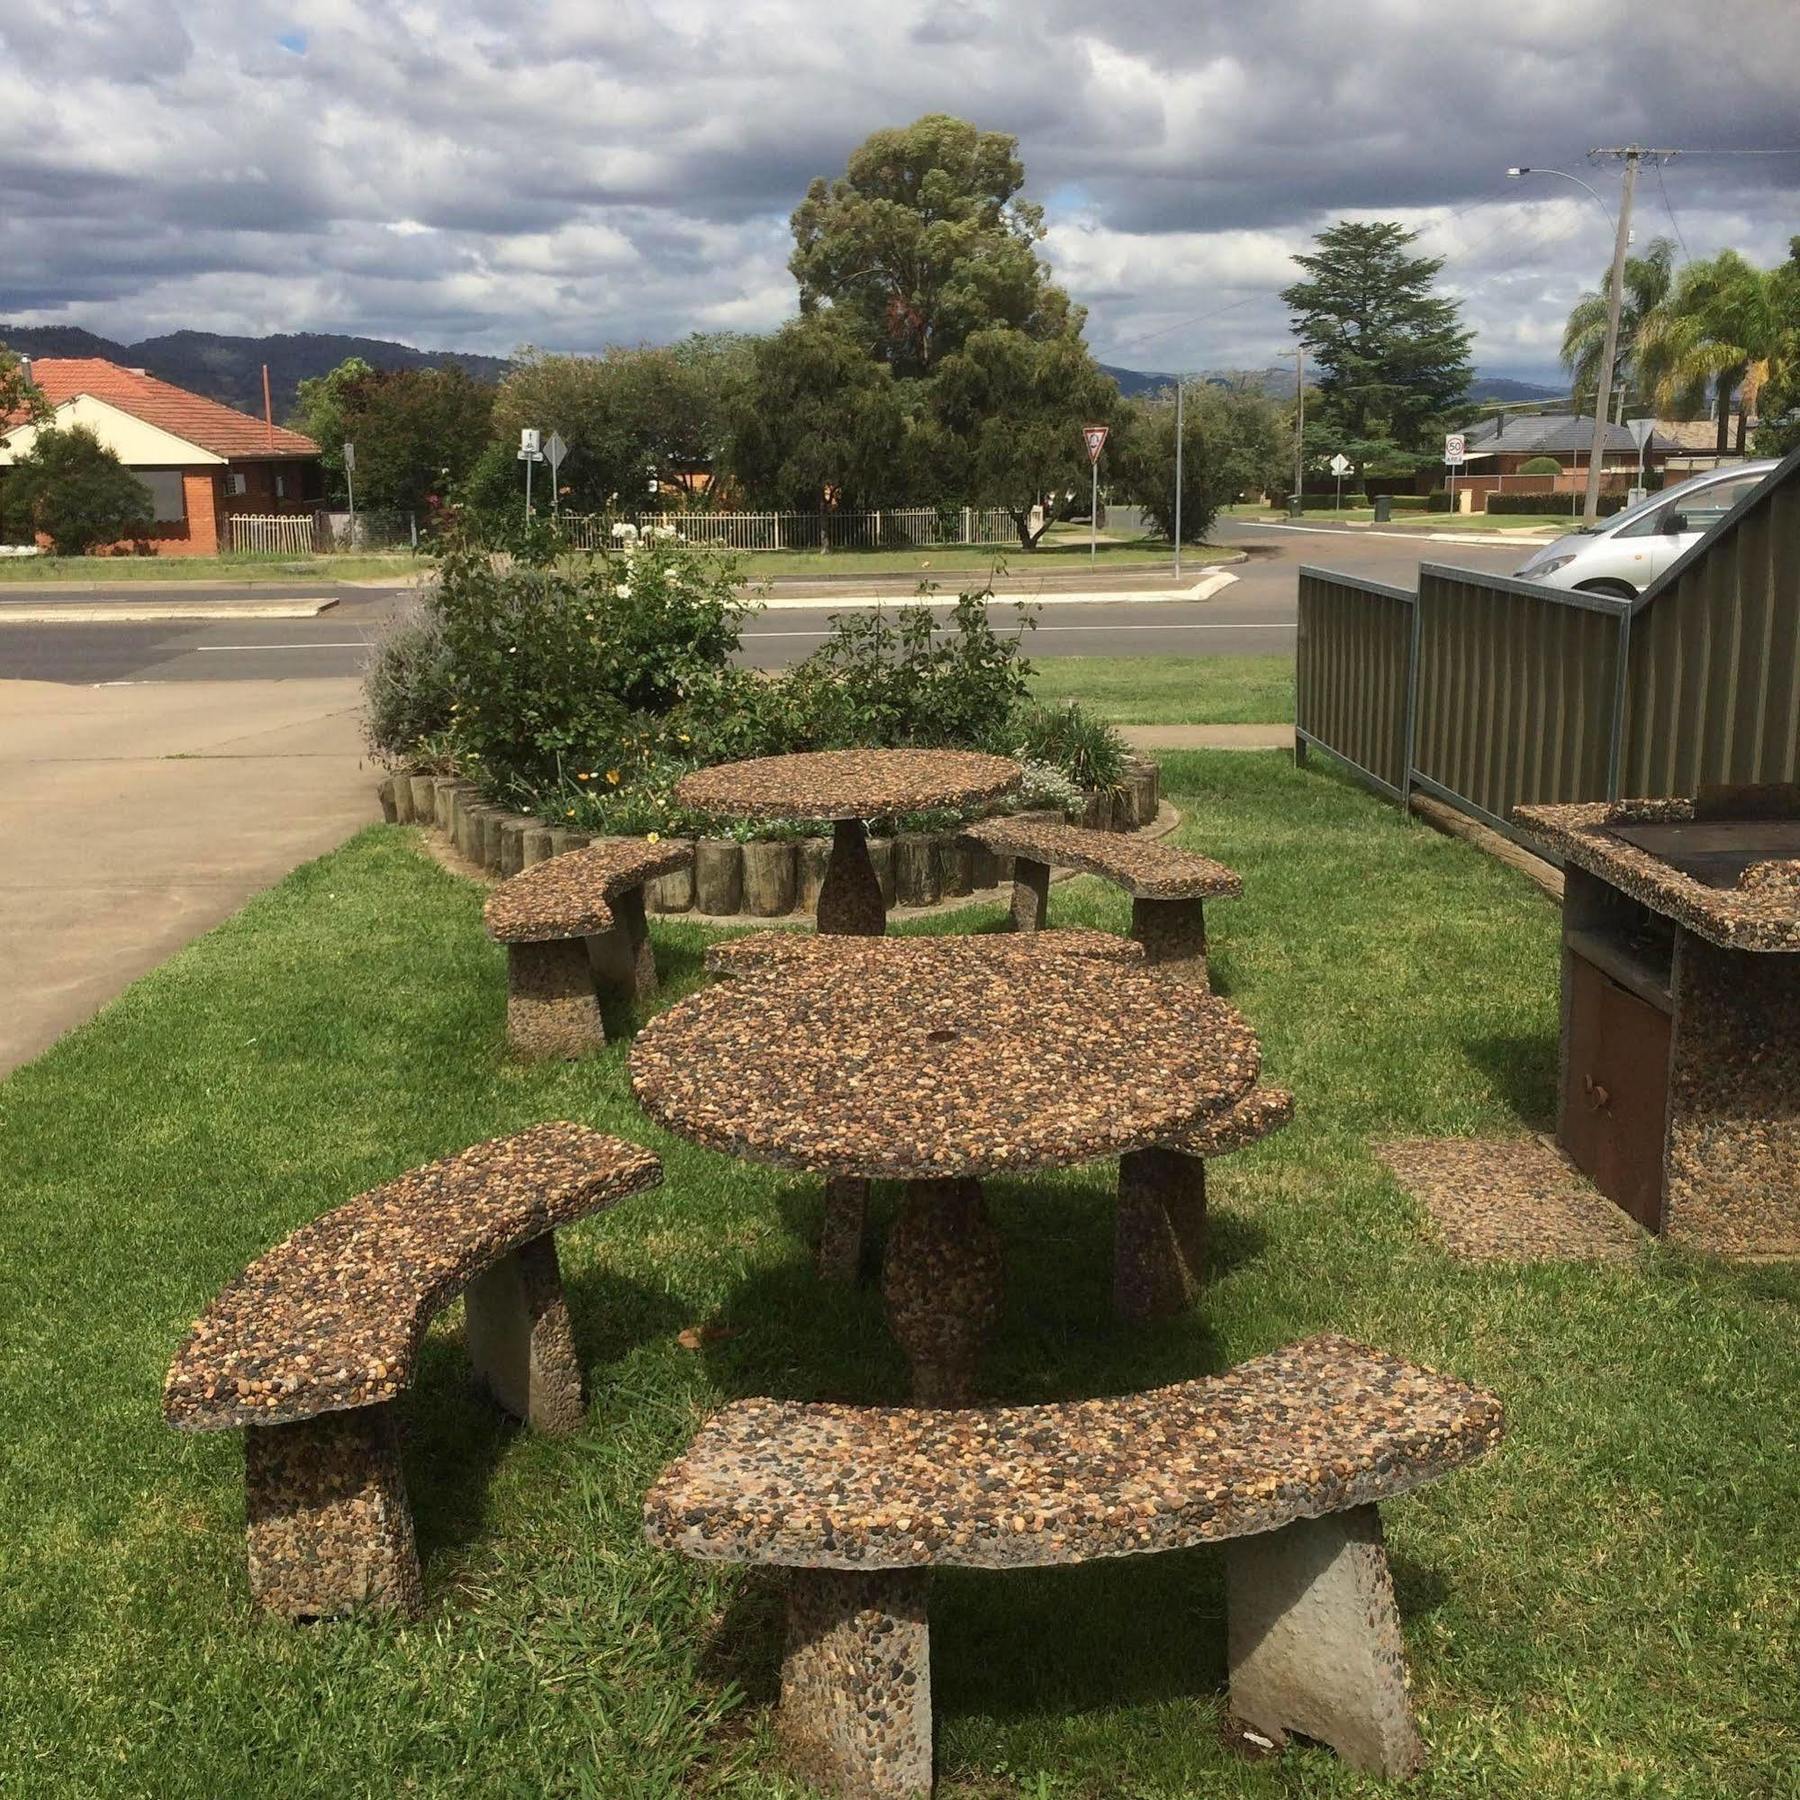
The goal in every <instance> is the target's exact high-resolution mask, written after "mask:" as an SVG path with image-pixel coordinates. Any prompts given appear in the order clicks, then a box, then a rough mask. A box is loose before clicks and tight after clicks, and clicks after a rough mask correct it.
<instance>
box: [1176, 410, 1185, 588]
mask: <svg viewBox="0 0 1800 1800" xmlns="http://www.w3.org/2000/svg"><path fill="white" fill-rule="evenodd" d="M1186 385H1187V382H1186V380H1185V379H1184V378H1183V377H1182V376H1180V375H1177V376H1176V377H1175V579H1176V580H1177V581H1179V580H1180V579H1181V390H1182V389H1183V388H1184V387H1185V386H1186Z"/></svg>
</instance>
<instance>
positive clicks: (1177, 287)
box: [0, 0, 1800, 372]
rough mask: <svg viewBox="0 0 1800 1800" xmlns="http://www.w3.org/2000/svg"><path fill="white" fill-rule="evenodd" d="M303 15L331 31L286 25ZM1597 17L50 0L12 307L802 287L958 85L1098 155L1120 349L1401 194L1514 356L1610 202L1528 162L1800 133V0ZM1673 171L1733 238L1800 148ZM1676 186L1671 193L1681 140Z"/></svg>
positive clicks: (1086, 264)
mask: <svg viewBox="0 0 1800 1800" xmlns="http://www.w3.org/2000/svg"><path fill="white" fill-rule="evenodd" d="M297 19H298V20H299V22H300V23H302V24H303V25H304V27H305V29H306V32H307V38H308V43H307V50H306V54H305V55H303V56H295V55H292V54H290V53H289V52H287V51H285V50H282V49H280V48H279V47H278V46H277V45H276V42H275V40H276V36H277V34H278V33H280V32H284V31H286V30H289V29H291V28H292V27H293V25H294V24H295V23H296V20H297ZM1571 31H1572V26H1571V22H1570V15H1569V14H1568V12H1567V10H1566V8H1565V7H1564V6H1561V5H1552V4H1550V3H1549V0H1509V3H1507V4H1501V3H1499V0H1483V3H1473V4H1465V5H1464V6H1462V7H1460V8H1457V9H1455V10H1451V9H1447V8H1446V7H1445V6H1444V5H1443V4H1442V3H1441V0H1430V3H1427V0H1362V3H1361V4H1359V5H1358V6H1356V7H1354V8H1345V7H1343V6H1342V5H1341V4H1335V3H1334V4H1327V3H1326V0H1302V3H1296V4H1287V5H1276V6H1268V7H1261V8H1246V7H1243V6H1241V5H1237V4H1229V3H1227V0H1211V3H1209V4H1198V5H1196V4H1192V3H1191V0H1112V3H1110V4H1108V5H1107V6H1106V7H1104V8H1095V7H1093V6H1092V5H1091V3H1090V0H1047V3H1046V0H1034V3H1030V4H1028V3H1027V0H992V3H991V4H989V5H986V6H981V5H975V4H966V5H965V4H955V3H953V0H899V3H898V4H895V5H891V6H888V7H885V8H857V7H853V6H846V5H844V4H842V0H836V3H834V4H830V5H827V4H824V3H823V0H743V3H742V4H739V5H736V6H733V7H731V8H729V9H726V8H722V7H719V6H717V5H716V4H712V3H711V0H659V3H658V4H657V5H655V6H651V5H649V4H648V3H647V0H619V3H615V4H608V5H607V6H605V7H577V6H572V5H571V6H566V7H565V6H561V5H558V4H555V0H550V3H547V4H542V5H534V6H531V7H527V8H520V7H518V6H517V5H516V4H513V3H512V0H416V4H415V5H414V6H412V7H410V8H408V9H406V10H405V11H396V10H393V9H377V8H367V7H362V6H359V5H358V4H356V0H317V3H316V4H314V5H312V6H310V7H309V8H308V9H306V10H305V16H304V17H303V18H301V17H300V15H298V14H296V13H295V12H294V9H293V8H292V7H291V6H276V5H272V4H270V3H268V0H244V3H243V4H241V5H239V6H237V7H234V8H232V9H230V11H229V13H228V14H221V13H220V11H219V9H216V8H211V7H207V8H204V9H203V8H202V7H201V5H200V4H199V0H132V3H127V0H77V3H76V4H74V5H72V6H71V5H70V4H68V0H61V3H57V0H12V4H11V5H10V6H8V7H7V8H6V10H5V12H4V15H3V22H0V49H3V50H4V52H5V54H4V57H3V58H0V192H4V194H5V195H6V196H7V200H6V206H5V210H4V213H0V317H6V316H18V315H20V314H21V313H23V314H27V315H29V316H31V317H34V318H39V319H45V320H50V319H57V320H74V321H77V322H81V323H87V324H90V325H92V326H94V327H95V328H96V329H100V330H106V331H112V332H115V333H119V334H123V335H127V336H132V335H136V334H137V333H138V332H139V331H141V330H146V329H166V328H169V327H170V326H173V325H181V324H186V325H193V326H197V327H207V326H213V327H217V328H220V329H290V330H300V329H332V328H339V329H347V330H364V331H374V332H378V333H381V334H385V335H395V336H400V337H405V338H411V339H414V340H420V341H424V340H430V341H433V342H439V341H441V342H445V343H449V344H453V345H455V346H458V347H463V348H468V349H488V350H500V351H505V350H508V349H510V348H512V347H513V346H514V345H515V344H516V343H518V342H519V341H522V340H526V339H530V340H535V341H538V342H543V343H547V344H567V345H577V344H579V345H592V344H597V343H604V342H607V341H612V340H625V341H630V340H635V339H638V338H643V337H647V338H652V339H667V338H672V337H676V336H679V335H681V334H682V333H683V332H685V331H687V330H689V329H691V328H693V327H694V326H695V325H696V324H698V323H701V322H702V321H703V320H704V319H706V318H708V317H710V316H713V314H714V309H718V308H725V309H727V316H734V317H737V316H746V315H748V316H749V317H751V318H753V319H759V320H760V321H761V322H763V323H773V322H775V320H776V319H777V318H778V317H779V316H780V315H781V313H782V312H783V311H784V310H786V309H787V308H789V307H791V304H792V299H791V296H792V288H791V284H790V283H789V282H788V280H787V277H786V275H785V273H784V264H785V261H786V256H787V251H788V247H789V246H788V241H787V236H786V219H787V215H788V213H789V212H790V211H791V210H792V208H793V206H794V205H795V203H796V202H797V201H798V199H799V197H800V195H801V194H802V192H803V191H804V189H805V186H806V183H807V181H808V180H809V179H810V178H811V177H812V176H813V175H816V174H831V173H835V172H837V171H838V170H840V169H841V168H842V167H843V163H844V159H845V156H846V155H847V154H848V152H849V150H850V149H851V148H852V147H853V146H854V145H855V144H856V143H857V142H858V141H859V140H860V139H861V138H862V137H863V136H865V135H866V134H867V133H868V132H869V131H870V130H873V129H875V128H876V127H878V126H880V125H884V124H893V123H901V122H904V121H906V120H908V119H910V118H913V117H916V116H917V115H918V114H919V113H922V112H925V111H931V110H944V111H953V112H957V113H961V114H963V115H964V116H966V117H970V118H973V119H975V120H977V121H978V122H980V123H982V124H984V125H987V126H989V127H992V128H996V129H1002V130H1008V131H1012V132H1016V133H1017V134H1018V135H1019V136H1020V138H1021V141H1022V146H1023V153H1024V157H1025V162H1026V167H1027V170H1028V174H1029V177H1030V190H1031V191H1032V192H1033V193H1034V194H1036V195H1039V196H1043V195H1048V194H1056V195H1058V196H1065V195H1068V196H1078V197H1079V206H1080V208H1081V211H1080V213H1079V214H1078V215H1068V214H1066V213H1065V215H1064V216H1057V217H1053V221H1052V222H1053V225H1055V226H1056V227H1057V230H1056V231H1055V232H1053V235H1052V238H1051V240H1050V242H1049V244H1048V246H1047V249H1048V251H1049V252H1050V253H1051V255H1052V257H1053V259H1054V260H1055V263H1056V266H1057V268H1058V271H1059V273H1060V274H1063V275H1064V276H1066V278H1067V279H1069V280H1070V282H1071V285H1072V286H1073V287H1074V288H1075V292H1076V297H1077V298H1078V299H1080V300H1083V301H1085V302H1087V303H1088V305H1089V307H1090V322H1089V334H1090V337H1091V339H1092V340H1093V342H1094V343H1095V345H1096V347H1097V348H1098V349H1099V350H1100V351H1101V353H1102V354H1105V355H1108V356H1109V359H1111V360H1116V361H1137V362H1139V363H1141V364H1144V365H1146V366H1192V365H1194V364H1197V363H1223V362H1246V363H1263V362H1267V361H1269V360H1272V359H1273V357H1274V356H1275V355H1277V354H1279V352H1280V351H1281V350H1282V349H1283V348H1284V347H1285V344H1286V318H1285V314H1284V312H1283V309H1282V308H1281V306H1280V303H1279V301H1278V300H1276V299H1275V298H1274V292H1275V290H1276V288H1278V287H1279V286H1280V285H1281V280H1282V279H1283V278H1284V277H1283V275H1282V273H1281V271H1282V269H1283V268H1284V267H1285V264H1284V260H1283V259H1284V257H1285V256H1286V254H1288V253H1290V252H1291V251H1292V250H1293V249H1295V248H1297V247H1300V246H1302V245H1303V244H1304V243H1305V241H1306V239H1307V238H1308V236H1309V235H1310V233H1311V232H1312V231H1313V230H1315V229H1317V228H1318V227H1319V226H1320V225H1321V224H1323V223H1324V222H1326V221H1328V220H1329V219H1330V218H1331V217H1332V216H1333V215H1334V214H1336V213H1337V212H1340V211H1359V212H1390V211H1392V212H1405V213H1407V214H1409V215H1410V216H1414V217H1416V219H1417V221H1418V222H1419V223H1421V224H1422V225H1425V226H1427V227H1428V229H1427V232H1426V236H1425V239H1424V243H1425V245H1426V247H1428V248H1431V249H1432V250H1434V251H1437V250H1440V249H1441V250H1443V251H1444V252H1445V253H1446V254H1447V255H1448V256H1449V261H1448V263H1447V265H1446V270H1445V276H1446V279H1447V280H1450V281H1453V282H1454V283H1456V284H1457V286H1458V288H1459V290H1460V291H1462V292H1463V293H1464V294H1465V296H1466V304H1467V307H1468V311H1469V314H1470V317H1471V318H1472V319H1474V320H1475V321H1476V322H1477V324H1478V326H1479V328H1480V330H1481V332H1482V339H1481V343H1480V345H1479V348H1478V355H1479V357H1480V360H1481V361H1482V363H1483V364H1484V366H1490V367H1496V368H1510V369H1514V370H1517V371H1522V372H1544V371H1545V370H1546V369H1547V367H1549V366H1550V364H1551V363H1552V362H1553V354H1554V351H1553V346H1551V347H1550V348H1548V349H1547V348H1546V347H1545V345H1546V342H1547V339H1546V335H1545V331H1544V321H1545V320H1546V319H1550V320H1552V322H1554V321H1555V320H1557V319H1559V318H1560V313H1559V312H1558V309H1559V308H1561V309H1566V306H1567V304H1568V302H1569V300H1570V299H1572V298H1573V296H1574V294H1575V293H1576V292H1578V291H1579V290H1580V289H1581V288H1582V287H1583V286H1585V285H1588V284H1589V283H1590V282H1591V280H1592V279H1593V276H1594V274H1595V272H1596V271H1597V269H1598V268H1599V266H1600V265H1601V264H1602V263H1603V262H1604V259H1605V255H1606V251H1607V244H1606V242H1605V241H1604V229H1603V227H1602V225H1601V222H1600V221H1599V220H1598V218H1597V217H1595V218H1593V219H1591V220H1589V221H1587V222H1586V223H1585V224H1583V223H1578V222H1576V221H1575V220H1574V219H1573V218H1572V216H1571V214H1570V213H1569V212H1568V210H1567V208H1566V207H1565V208H1563V209H1560V210H1559V209H1558V208H1556V207H1555V206H1554V205H1553V204H1552V203H1553V202H1554V201H1556V200H1557V199H1559V198H1561V196H1560V195H1559V194H1558V193H1557V191H1556V190H1557V189H1558V188H1559V187H1560V186H1561V184H1556V183H1550V182H1546V183H1544V184H1543V185H1542V186H1533V187H1532V188H1531V189H1530V190H1529V191H1527V190H1526V189H1524V188H1521V187H1516V186H1509V185H1508V184H1507V182H1506V180H1505V178H1504V174H1503V171H1504V169H1505V166H1506V165H1507V164H1509V163H1513V162H1518V161H1527V162H1531V163H1534V164H1542V165H1552V166H1559V167H1563V168H1567V169H1570V170H1571V171H1573V172H1575V173H1579V174H1582V175H1584V176H1585V177H1586V178H1587V179H1589V180H1591V181H1593V182H1594V184H1595V185H1596V186H1597V187H1601V188H1602V190H1603V191H1606V189H1607V183H1608V182H1609V181H1610V180H1611V179H1612V176H1611V175H1610V173H1609V172H1604V171H1603V172H1602V173H1601V174H1599V175H1596V174H1594V173H1593V172H1592V171H1590V170H1588V168H1587V166H1586V164H1585V162H1584V161H1583V157H1584V155H1585V152H1586V150H1587V148H1588V147H1589V145H1590V144H1591V143H1593V142H1597V141H1607V140H1623V139H1628V138H1632V137H1637V138H1644V139H1649V140H1652V141H1657V142H1672V143H1685V144H1688V145H1692V146H1694V147H1697V148H1707V147H1737V148H1743V147H1748V146H1752V145H1768V144H1776V143H1794V142H1796V141H1800V131H1796V128H1795V123H1794V115H1793V102H1792V95H1793V92H1794V91H1795V87H1796V84H1797V81H1800V10H1796V11H1794V12H1792V13H1791V14H1790V12H1789V11H1786V10H1778V9H1775V8H1772V7H1768V6H1761V5H1755V4H1751V3H1750V0H1723V4H1720V3H1718V0H1714V3H1713V4H1710V5H1708V6H1707V7H1705V8H1699V9H1688V10H1687V11H1685V12H1683V13H1681V14H1678V13H1677V10H1676V9H1674V8H1656V9H1651V8H1639V9H1637V10H1635V11H1634V12H1632V13H1631V14H1629V15H1619V17H1618V19H1617V20H1616V21H1609V23H1608V26H1607V28H1606V31H1605V33H1604V35H1603V37H1602V38H1601V39H1600V41H1599V42H1598V43H1597V44H1584V45H1583V46H1582V51H1583V53H1582V54H1579V55H1578V54H1576V53H1575V45H1574V44H1573V42H1572V40H1571ZM1666 182H1667V191H1668V197H1669V199H1670V201H1671V202H1672V203H1673V205H1674V207H1675V209H1676V212H1677V216H1678V217H1679V218H1680V221H1681V225H1682V229H1683V232H1684V234H1685V236H1686V238H1687V241H1688V244H1689V247H1690V248H1691V249H1692V250H1693V251H1694V252H1695V253H1696V254H1704V253H1706V252H1708V251H1710V250H1711V249H1714V248H1716V247H1717V246H1718V245H1719V244H1720V243H1722V242H1726V241H1737V242H1740V243H1741V244H1742V245H1743V246H1744V247H1745V248H1746V249H1747V250H1750V251H1752V253H1755V254H1760V255H1762V256H1764V257H1765V258H1769V257H1773V256H1777V255H1779V254H1781V253H1782V251H1783V250H1784V248H1785V241H1786V237H1787V235H1788V234H1789V233H1790V232H1791V231H1792V230H1795V229H1800V205H1797V203H1796V196H1797V194H1800V157H1796V158H1791V159H1776V158H1768V159H1755V158H1718V159H1708V158H1702V157H1694V158H1692V159H1691V160H1685V161H1679V162H1677V163H1675V164H1674V165H1673V166H1671V168H1670V169H1669V170H1668V171H1667V172H1666ZM1569 192H1570V193H1572V194H1573V193H1574V191H1573V190H1570V191H1569ZM1574 198H1575V200H1576V201H1577V202H1579V204H1581V205H1586V204H1589V203H1587V202H1585V201H1580V197H1579V195H1578V194H1575V195H1574ZM1641 205H1642V207H1643V212H1642V214H1641V219H1642V222H1643V226H1642V229H1643V230H1644V231H1649V232H1654V231H1656V230H1661V229H1667V221H1666V218H1664V217H1663V210H1662V209H1663V200H1662V191H1661V189H1660V188H1658V186H1657V185H1656V184H1655V183H1654V182H1647V183H1646V184H1645V186H1644V188H1643V190H1642V193H1641ZM396 225H422V226H426V227H429V228H431V229H429V230H426V231H423V232H415V233H414V234H413V235H410V236H400V235H397V234H396V232H395V231H393V230H392V229H390V228H391V227H393V226H396ZM1253 251H1254V253H1252V252H1253ZM1226 308H1230V310H1224V309H1226ZM1200 315H1211V316H1209V317H1201V316H1200ZM1185 320H1195V321H1196V322H1194V323H1192V324H1182V323H1179V322H1181V321H1185ZM1171 326H1174V327H1177V328H1175V329H1169V327H1171Z"/></svg>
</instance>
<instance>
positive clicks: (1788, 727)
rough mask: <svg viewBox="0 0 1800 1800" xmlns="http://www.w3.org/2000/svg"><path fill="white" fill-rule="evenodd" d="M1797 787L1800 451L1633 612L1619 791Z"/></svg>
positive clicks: (1799, 777)
mask: <svg viewBox="0 0 1800 1800" xmlns="http://www.w3.org/2000/svg"><path fill="white" fill-rule="evenodd" d="M1770 781H1787V782H1792V781H1800V454H1796V455H1795V456H1790V457H1789V458H1788V459H1787V461H1786V462H1785V463H1783V465H1782V466H1781V468H1780V469H1778V470H1777V471H1776V472H1775V474H1774V475H1773V476H1771V477H1770V479H1769V480H1768V481H1766V482H1765V483H1764V484H1763V485H1762V486H1761V487H1760V488H1758V489H1757V490H1756V492H1755V493H1753V494H1751V495H1750V496H1749V497H1748V498H1747V499H1746V500H1744V501H1743V502H1742V503H1741V504H1740V505H1739V506H1738V507H1736V508H1735V509H1734V510H1733V511H1732V512H1731V513H1730V514H1728V515H1727V516H1726V517H1725V518H1724V519H1722V520H1721V521H1720V522H1719V524H1718V525H1717V526H1716V527H1715V528H1714V530H1713V531H1712V532H1710V533H1709V534H1708V535H1707V537H1705V538H1704V539H1702V540H1701V542H1700V543H1698V544H1696V545H1695V546H1694V548H1693V549H1692V550H1691V551H1689V552H1688V554H1687V555H1686V556H1684V557H1683V558H1682V559H1681V560H1680V561H1679V562H1678V563H1676V564H1675V565H1674V567H1672V568H1671V569H1669V570H1668V571H1667V572H1666V573H1665V574H1664V575H1663V577H1662V578H1661V580H1659V581H1657V582H1656V583H1654V584H1653V585H1652V586H1651V587H1650V588H1649V589H1648V590H1647V591H1646V592H1645V593H1644V595H1643V596H1642V598H1641V599H1640V600H1639V601H1638V603H1637V605H1636V607H1635V608H1634V616H1633V619H1632V627H1631V659H1630V668H1629V672H1628V676H1627V680H1626V706H1625V724H1624V733H1623V754H1622V756H1621V759H1620V770H1619V791H1620V793H1621V794H1625V795H1630V796H1632V797H1634V798H1635V797H1639V796H1653V795H1667V794H1683V795H1688V794H1693V793H1694V792H1696V791H1697V790H1698V789H1699V788H1700V787H1702V786H1704V785H1707V784H1709V783H1713V782H1724V783H1728V784H1731V785H1738V784H1748V783H1752V782H1770Z"/></svg>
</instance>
